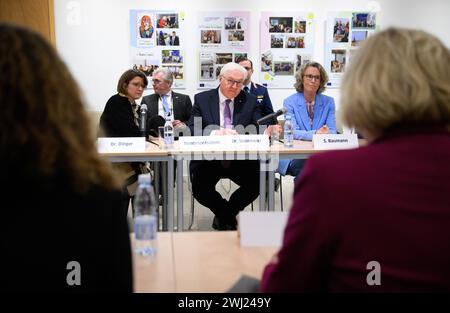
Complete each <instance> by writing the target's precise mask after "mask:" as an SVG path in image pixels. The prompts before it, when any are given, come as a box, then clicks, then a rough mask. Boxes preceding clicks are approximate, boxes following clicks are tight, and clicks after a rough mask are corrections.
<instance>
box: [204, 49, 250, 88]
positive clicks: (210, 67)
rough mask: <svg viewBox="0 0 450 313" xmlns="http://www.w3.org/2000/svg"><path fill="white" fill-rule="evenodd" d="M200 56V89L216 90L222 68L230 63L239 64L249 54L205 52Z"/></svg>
mask: <svg viewBox="0 0 450 313" xmlns="http://www.w3.org/2000/svg"><path fill="white" fill-rule="evenodd" d="M199 56H200V58H199V61H200V62H199V77H198V79H199V82H200V83H199V84H200V85H199V88H216V87H217V86H218V84H219V82H218V78H219V75H220V70H221V69H222V67H223V66H224V65H225V64H227V63H229V62H236V63H238V62H239V61H240V60H242V58H246V57H247V53H241V52H239V53H234V52H208V51H205V52H200V55H199Z"/></svg>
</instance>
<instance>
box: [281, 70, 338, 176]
mask: <svg viewBox="0 0 450 313" xmlns="http://www.w3.org/2000/svg"><path fill="white" fill-rule="evenodd" d="M295 79H296V83H295V85H294V87H295V89H296V90H297V92H296V93H295V94H293V95H291V96H289V97H288V98H286V99H285V100H284V103H283V106H284V107H285V108H286V109H287V110H288V112H287V113H286V114H290V115H291V117H292V124H293V125H294V139H298V140H310V141H311V140H312V136H313V134H336V116H335V105H334V100H333V98H331V97H328V96H325V95H323V94H322V92H323V91H324V90H325V85H326V83H327V82H328V75H327V72H326V71H325V69H324V68H323V66H322V65H320V64H319V63H317V62H308V63H305V64H303V65H302V67H301V68H300V70H299V71H298V72H297V73H296V74H295ZM304 162H305V159H301V160H287V159H284V160H280V163H279V164H278V169H277V172H278V173H280V174H281V175H286V174H288V175H292V176H295V177H297V176H298V174H299V173H300V171H301V169H302V167H303V164H304Z"/></svg>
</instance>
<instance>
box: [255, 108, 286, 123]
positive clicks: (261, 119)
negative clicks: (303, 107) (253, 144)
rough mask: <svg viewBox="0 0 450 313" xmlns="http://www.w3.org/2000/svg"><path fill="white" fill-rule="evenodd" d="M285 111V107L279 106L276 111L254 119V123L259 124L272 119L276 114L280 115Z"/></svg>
mask: <svg viewBox="0 0 450 313" xmlns="http://www.w3.org/2000/svg"><path fill="white" fill-rule="evenodd" d="M286 112H287V109H286V108H281V109H279V110H278V111H276V112H273V113H270V114H268V115H266V116H264V117H261V118H260V119H259V120H257V121H256V123H257V124H259V125H261V124H263V123H265V122H268V121H272V120H274V119H276V118H277V117H278V116H280V115H282V114H284V113H286Z"/></svg>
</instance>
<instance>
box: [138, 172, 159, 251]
mask: <svg viewBox="0 0 450 313" xmlns="http://www.w3.org/2000/svg"><path fill="white" fill-rule="evenodd" d="M157 231H158V215H157V213H156V200H155V193H154V191H153V187H152V185H151V183H150V174H141V175H139V186H138V189H137V191H136V195H135V197H134V234H135V239H136V249H135V252H136V253H137V254H139V255H143V256H154V255H155V254H156V251H157V247H156V234H157Z"/></svg>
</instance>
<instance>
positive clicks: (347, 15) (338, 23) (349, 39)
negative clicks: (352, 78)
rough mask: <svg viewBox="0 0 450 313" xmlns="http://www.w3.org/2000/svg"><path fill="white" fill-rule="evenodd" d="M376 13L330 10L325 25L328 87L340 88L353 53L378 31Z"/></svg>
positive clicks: (325, 62)
mask: <svg viewBox="0 0 450 313" xmlns="http://www.w3.org/2000/svg"><path fill="white" fill-rule="evenodd" d="M378 29H379V28H378V25H377V24H376V13H371V12H329V13H328V14H327V22H326V27H325V32H326V33H325V49H324V52H325V58H324V60H325V61H324V64H323V65H324V68H325V70H326V71H327V73H328V76H329V82H328V87H331V88H339V86H340V84H341V80H342V77H343V75H344V73H345V69H346V67H347V66H348V63H349V60H350V58H351V55H352V54H353V53H354V51H356V50H357V49H358V47H359V46H360V45H361V43H362V42H363V41H364V40H366V39H367V38H368V37H369V36H370V35H371V34H373V33H374V32H375V31H377V30H378Z"/></svg>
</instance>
